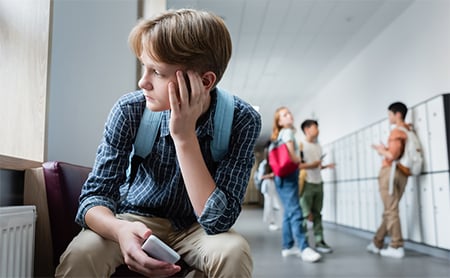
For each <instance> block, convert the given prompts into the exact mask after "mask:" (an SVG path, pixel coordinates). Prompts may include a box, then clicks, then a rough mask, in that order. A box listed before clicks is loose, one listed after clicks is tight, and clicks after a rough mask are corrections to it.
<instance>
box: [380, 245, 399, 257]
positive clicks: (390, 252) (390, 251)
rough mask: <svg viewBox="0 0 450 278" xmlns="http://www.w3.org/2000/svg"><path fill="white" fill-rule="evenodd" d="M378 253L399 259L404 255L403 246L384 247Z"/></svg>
mask: <svg viewBox="0 0 450 278" xmlns="http://www.w3.org/2000/svg"><path fill="white" fill-rule="evenodd" d="M380 255H381V256H383V257H391V258H397V259H401V258H403V257H404V256H405V250H404V249H403V247H398V248H394V247H391V246H389V247H388V248H386V249H381V250H380Z"/></svg>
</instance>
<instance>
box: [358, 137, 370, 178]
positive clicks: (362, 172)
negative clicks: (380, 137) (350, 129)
mask: <svg viewBox="0 0 450 278" xmlns="http://www.w3.org/2000/svg"><path fill="white" fill-rule="evenodd" d="M356 138H357V145H358V153H357V155H358V156H357V164H358V178H359V179H365V178H367V170H366V164H367V157H366V148H369V146H367V145H366V144H365V142H366V141H365V140H364V131H362V130H360V131H358V133H357V135H356Z"/></svg>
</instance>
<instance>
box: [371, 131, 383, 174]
mask: <svg viewBox="0 0 450 278" xmlns="http://www.w3.org/2000/svg"><path fill="white" fill-rule="evenodd" d="M372 137H373V138H372V144H380V143H383V140H386V139H384V138H381V123H377V124H375V125H373V126H372ZM372 144H371V145H372ZM370 150H371V152H372V159H373V166H372V167H373V170H372V171H373V175H372V177H378V172H379V170H380V168H381V161H382V160H383V158H382V157H381V156H380V155H378V153H377V152H376V151H375V150H374V149H373V148H372V147H371V148H370Z"/></svg>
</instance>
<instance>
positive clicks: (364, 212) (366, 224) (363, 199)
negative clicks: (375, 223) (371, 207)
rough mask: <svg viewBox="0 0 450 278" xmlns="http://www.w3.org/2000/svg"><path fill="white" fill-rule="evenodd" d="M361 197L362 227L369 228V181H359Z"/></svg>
mask: <svg viewBox="0 0 450 278" xmlns="http://www.w3.org/2000/svg"><path fill="white" fill-rule="evenodd" d="M358 188H359V199H360V208H361V215H360V219H361V229H363V230H368V229H369V221H368V215H369V213H368V207H367V206H368V204H367V182H366V181H359V182H358Z"/></svg>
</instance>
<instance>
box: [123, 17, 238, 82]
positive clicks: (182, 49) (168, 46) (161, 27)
mask: <svg viewBox="0 0 450 278" xmlns="http://www.w3.org/2000/svg"><path fill="white" fill-rule="evenodd" d="M128 41H129V44H130V46H131V48H132V50H133V52H134V53H135V55H136V56H137V57H138V58H139V57H141V55H142V52H143V51H146V53H147V54H148V55H149V56H150V57H151V58H152V59H153V60H155V61H156V62H162V63H166V64H172V65H181V66H185V67H186V68H185V70H187V69H190V70H193V71H196V72H198V73H200V74H202V73H205V72H207V71H212V72H214V73H215V75H216V78H217V80H216V84H217V83H218V82H219V81H220V79H221V78H222V76H223V74H224V72H225V69H226V67H227V65H228V62H229V60H230V58H231V49H232V43H231V36H230V34H229V32H228V29H227V27H226V26H225V22H224V21H223V19H222V18H220V17H219V16H217V15H215V14H213V13H210V12H206V11H197V10H192V9H180V10H169V11H166V12H164V13H163V14H160V15H158V16H156V17H154V18H151V19H144V20H141V21H140V22H138V24H137V25H136V26H135V27H134V28H133V29H132V30H131V32H130V36H129V38H128ZM216 84H214V85H216Z"/></svg>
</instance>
